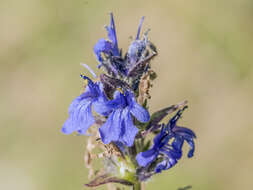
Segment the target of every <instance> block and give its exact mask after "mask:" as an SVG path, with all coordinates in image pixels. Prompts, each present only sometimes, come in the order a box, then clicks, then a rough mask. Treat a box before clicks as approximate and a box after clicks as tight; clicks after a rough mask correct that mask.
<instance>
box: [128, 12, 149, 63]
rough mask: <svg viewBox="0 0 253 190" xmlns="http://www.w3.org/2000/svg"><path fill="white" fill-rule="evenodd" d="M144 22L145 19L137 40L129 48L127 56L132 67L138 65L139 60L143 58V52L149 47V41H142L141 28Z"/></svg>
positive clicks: (139, 28) (142, 19)
mask: <svg viewBox="0 0 253 190" xmlns="http://www.w3.org/2000/svg"><path fill="white" fill-rule="evenodd" d="M143 21H144V17H142V18H141V21H140V24H139V27H138V31H137V35H136V39H135V40H134V41H133V42H132V43H131V45H130V46H129V48H128V52H127V56H128V60H129V63H130V64H131V65H133V64H135V63H137V62H138V61H139V59H140V58H141V56H142V53H143V51H144V50H145V49H146V46H147V40H146V39H142V40H141V39H140V31H141V26H142V23H143Z"/></svg>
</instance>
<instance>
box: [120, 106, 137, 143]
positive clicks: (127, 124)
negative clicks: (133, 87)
mask: <svg viewBox="0 0 253 190" xmlns="http://www.w3.org/2000/svg"><path fill="white" fill-rule="evenodd" d="M122 118H123V123H122V127H121V140H119V141H122V142H123V143H124V144H125V145H126V146H128V147H131V146H132V145H133V143H134V139H135V136H136V134H137V133H138V129H137V128H136V127H135V126H134V124H133V121H132V117H131V115H130V113H129V111H128V109H124V110H123V113H122Z"/></svg>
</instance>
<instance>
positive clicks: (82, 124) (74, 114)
mask: <svg viewBox="0 0 253 190" xmlns="http://www.w3.org/2000/svg"><path fill="white" fill-rule="evenodd" d="M79 100H80V99H79V97H78V98H76V99H75V100H74V101H73V103H72V104H71V106H70V107H71V109H70V116H69V119H68V120H67V121H66V122H65V123H64V125H63V128H62V132H63V133H65V134H70V133H72V132H74V131H78V132H79V133H80V134H85V133H86V131H87V129H88V128H89V127H90V126H91V125H92V124H93V123H94V122H95V119H94V117H93V115H92V112H91V101H89V100H87V99H83V100H80V101H79ZM78 101H79V102H78Z"/></svg>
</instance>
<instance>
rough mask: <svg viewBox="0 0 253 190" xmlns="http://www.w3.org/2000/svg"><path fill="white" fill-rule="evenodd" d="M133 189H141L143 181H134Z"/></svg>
mask: <svg viewBox="0 0 253 190" xmlns="http://www.w3.org/2000/svg"><path fill="white" fill-rule="evenodd" d="M133 190H141V183H140V182H139V181H138V182H135V183H134V185H133Z"/></svg>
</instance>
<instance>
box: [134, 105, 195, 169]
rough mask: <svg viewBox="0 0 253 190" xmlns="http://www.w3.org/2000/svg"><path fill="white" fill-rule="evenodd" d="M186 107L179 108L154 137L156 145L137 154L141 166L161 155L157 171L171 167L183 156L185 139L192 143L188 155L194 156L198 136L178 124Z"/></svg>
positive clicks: (145, 165)
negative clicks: (194, 139) (195, 139)
mask: <svg viewBox="0 0 253 190" xmlns="http://www.w3.org/2000/svg"><path fill="white" fill-rule="evenodd" d="M185 108H186V107H185ZM185 108H183V109H181V110H179V111H178V113H177V114H176V115H175V116H174V117H173V118H172V119H171V120H170V121H169V123H168V124H167V125H166V126H165V125H163V126H162V129H161V131H160V133H159V134H158V135H157V136H156V137H155V138H154V145H153V147H152V148H151V149H149V150H147V151H145V152H140V153H139V154H138V155H137V157H136V160H137V162H138V164H139V165H140V166H143V167H147V166H148V165H149V164H151V163H153V162H155V161H156V159H157V158H158V157H160V158H162V161H161V162H159V163H158V164H157V165H156V167H155V172H156V173H159V172H161V171H162V170H167V169H169V168H171V167H172V166H174V165H175V164H176V163H177V161H178V160H179V159H180V158H181V157H182V146H183V144H184V141H187V143H188V144H189V145H190V150H189V152H188V157H189V158H190V157H192V156H193V153H194V141H193V138H196V136H195V134H194V132H193V131H192V130H190V129H187V128H185V127H179V126H177V125H176V122H177V121H178V119H179V118H180V117H181V114H182V112H183V110H184V109H185ZM170 142H171V143H170Z"/></svg>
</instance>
